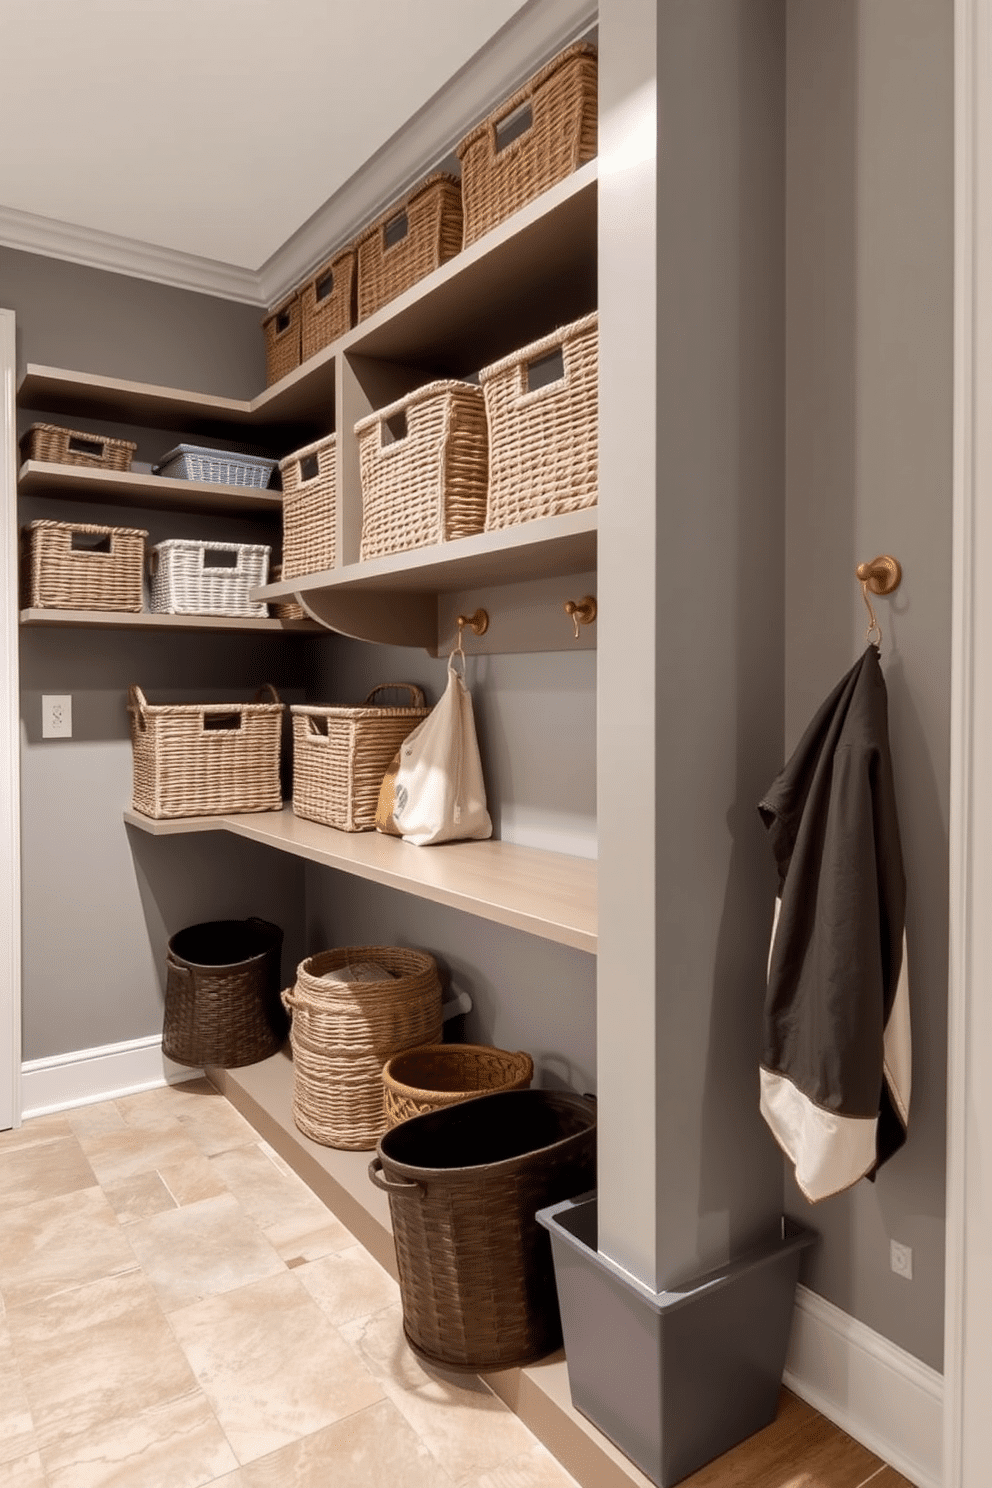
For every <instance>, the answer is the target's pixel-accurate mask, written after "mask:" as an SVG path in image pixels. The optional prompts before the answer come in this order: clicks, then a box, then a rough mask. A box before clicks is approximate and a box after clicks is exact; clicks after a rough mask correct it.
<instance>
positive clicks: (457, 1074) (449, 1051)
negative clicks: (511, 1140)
mask: <svg viewBox="0 0 992 1488" xmlns="http://www.w3.org/2000/svg"><path fill="white" fill-rule="evenodd" d="M533 1078H534V1061H533V1059H531V1057H530V1055H529V1054H525V1053H524V1052H523V1051H522V1050H521V1051H520V1052H518V1053H516V1054H511V1053H509V1052H508V1051H507V1050H506V1049H491V1048H490V1047H489V1046H488V1045H486V1044H425V1045H423V1046H422V1047H420V1048H418V1049H407V1050H405V1051H404V1053H402V1054H394V1055H393V1057H392V1059H390V1060H389V1062H388V1063H387V1064H386V1065H385V1067H384V1068H383V1071H382V1083H383V1086H384V1088H385V1092H386V1117H387V1119H388V1121H389V1125H390V1126H396V1125H397V1124H398V1123H399V1122H400V1121H408V1120H409V1119H410V1117H411V1116H423V1115H424V1113H425V1112H427V1111H440V1110H442V1109H443V1108H444V1107H445V1106H454V1105H456V1104H457V1103H458V1102H459V1101H464V1100H471V1099H472V1097H473V1096H475V1095H489V1094H491V1093H493V1092H494V1091H497V1090H526V1089H527V1087H528V1086H529V1085H530V1082H531V1080H532V1079H533Z"/></svg>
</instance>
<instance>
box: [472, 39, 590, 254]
mask: <svg viewBox="0 0 992 1488" xmlns="http://www.w3.org/2000/svg"><path fill="white" fill-rule="evenodd" d="M597 76H598V65H597V55H596V49H595V47H593V46H590V45H589V43H588V42H581V41H580V42H576V43H575V45H574V46H571V47H568V48H567V49H566V50H565V51H564V52H561V53H560V54H559V55H558V56H557V57H555V58H554V60H553V61H551V62H549V63H548V64H547V66H546V67H542V68H541V71H540V72H538V73H536V74H535V76H534V77H532V78H531V80H530V82H529V83H527V84H526V85H525V86H524V87H523V88H521V89H520V90H519V91H518V92H516V93H514V94H513V96H512V98H508V99H506V101H505V102H504V103H501V104H500V106H499V108H498V109H496V110H494V112H493V113H492V114H490V115H489V118H488V119H485V120H484V121H483V122H482V123H481V124H479V125H477V126H476V128H475V129H473V130H472V132H471V133H470V134H468V135H466V136H465V138H464V139H463V140H462V142H461V144H460V145H459V146H458V152H457V153H458V158H459V160H460V161H461V164H462V208H463V211H464V217H465V229H464V244H463V246H464V247H466V248H467V247H468V245H469V244H470V243H474V242H475V240H476V238H481V237H482V236H483V234H484V233H487V232H489V231H490V229H491V228H493V227H495V226H496V224H497V223H499V222H502V221H503V220H504V218H506V217H509V216H511V215H512V214H513V213H514V212H517V211H519V209H520V208H521V207H523V206H525V205H526V203H527V202H529V201H532V200H533V199H534V197H536V196H540V195H541V193H542V192H543V191H547V190H548V189H549V188H550V187H552V186H554V185H555V183H556V182H557V181H561V180H563V179H564V178H565V177H566V176H569V175H571V174H572V172H573V171H576V170H578V169H579V166H581V165H585V164H586V162H587V161H589V160H592V159H594V158H595V155H596V125H597V106H596V88H597Z"/></svg>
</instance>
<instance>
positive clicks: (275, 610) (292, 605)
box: [269, 563, 307, 620]
mask: <svg viewBox="0 0 992 1488" xmlns="http://www.w3.org/2000/svg"><path fill="white" fill-rule="evenodd" d="M281 578H282V564H281V563H273V564H270V566H269V583H270V584H278V582H279V580H280V579H281ZM269 614H270V615H271V616H272V617H273V619H275V620H305V619H306V618H307V612H306V610H305V609H304V608H303V606H302V605H301V604H300V603H299V601H298V600H295V599H270V600H269Z"/></svg>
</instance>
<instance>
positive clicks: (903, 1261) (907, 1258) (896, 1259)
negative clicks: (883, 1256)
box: [889, 1240, 913, 1281]
mask: <svg viewBox="0 0 992 1488" xmlns="http://www.w3.org/2000/svg"><path fill="white" fill-rule="evenodd" d="M889 1259H890V1261H891V1263H892V1269H893V1271H894V1272H895V1273H896V1275H897V1276H904V1277H905V1278H906V1280H907V1281H912V1279H913V1252H912V1249H911V1248H910V1247H909V1246H908V1245H900V1243H899V1241H898V1240H890V1241H889Z"/></svg>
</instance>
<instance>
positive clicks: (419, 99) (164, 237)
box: [0, 0, 527, 270]
mask: <svg viewBox="0 0 992 1488" xmlns="http://www.w3.org/2000/svg"><path fill="white" fill-rule="evenodd" d="M526 3H527V0H0V141H2V144H0V209H2V208H12V209H14V210H15V211H17V212H25V213H32V214H36V215H38V216H40V217H43V218H51V219H54V220H55V221H57V222H60V223H69V224H72V225H74V226H77V227H81V228H86V229H93V230H96V231H99V232H105V233H112V234H116V235H119V236H121V237H124V238H128V239H132V240H136V241H138V242H140V243H145V244H150V245H155V246H156V247H160V248H164V249H167V250H174V251H179V252H183V253H191V254H197V255H202V256H204V257H206V258H209V259H214V260H218V261H220V262H221V263H224V264H230V265H235V266H238V267H239V268H244V269H248V270H257V269H259V268H260V267H261V266H262V265H263V264H264V263H265V262H266V260H267V259H268V258H269V257H270V255H272V254H273V253H274V252H275V251H276V249H278V248H279V247H280V245H282V244H283V243H284V242H285V241H286V240H287V238H289V237H290V235H291V234H292V233H294V232H295V231H296V230H297V228H299V227H300V225H301V224H302V223H303V222H305V221H306V220H307V219H308V218H309V217H310V216H311V215H312V214H313V213H314V212H315V211H316V210H317V209H318V208H319V207H320V206H321V205H322V204H323V203H324V202H325V201H326V200H327V199H328V197H330V196H331V195H333V193H334V192H336V191H337V190H338V189H339V188H340V187H341V186H342V185H343V184H344V182H346V181H347V180H348V179H349V178H350V177H351V176H352V175H353V174H354V172H355V171H356V170H357V169H358V167H359V166H360V165H361V164H362V163H363V161H365V160H367V159H368V158H369V157H370V156H371V155H372V154H373V152H374V151H376V150H377V149H379V148H380V146H382V145H383V144H384V143H385V142H386V140H388V139H389V138H390V136H392V135H393V134H394V133H396V131H398V130H399V129H400V128H401V126H402V125H403V124H404V123H405V121H406V120H408V119H409V118H410V117H411V115H412V114H413V113H414V112H415V111H416V110H417V109H418V108H420V107H421V106H422V105H423V104H424V103H425V102H426V101H427V100H428V99H429V98H430V97H431V96H432V95H433V94H434V93H435V92H436V91H437V89H438V88H439V87H440V86H441V84H442V83H444V82H445V81H446V80H447V79H448V78H449V77H450V76H451V75H452V74H453V73H454V72H456V71H457V70H458V69H459V68H460V67H462V66H463V65H464V64H465V63H466V62H467V60H468V59H469V58H470V57H471V56H472V55H473V54H474V53H475V52H477V51H478V50H479V49H480V48H481V47H483V46H484V45H485V44H486V42H487V41H489V39H490V38H491V37H492V36H493V35H494V34H495V33H496V32H497V31H498V30H499V29H500V28H501V27H502V26H503V25H504V23H505V22H506V21H508V20H509V19H510V17H511V16H513V15H514V14H515V12H517V11H518V10H521V9H522V8H523V7H524V5H525V4H526Z"/></svg>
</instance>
